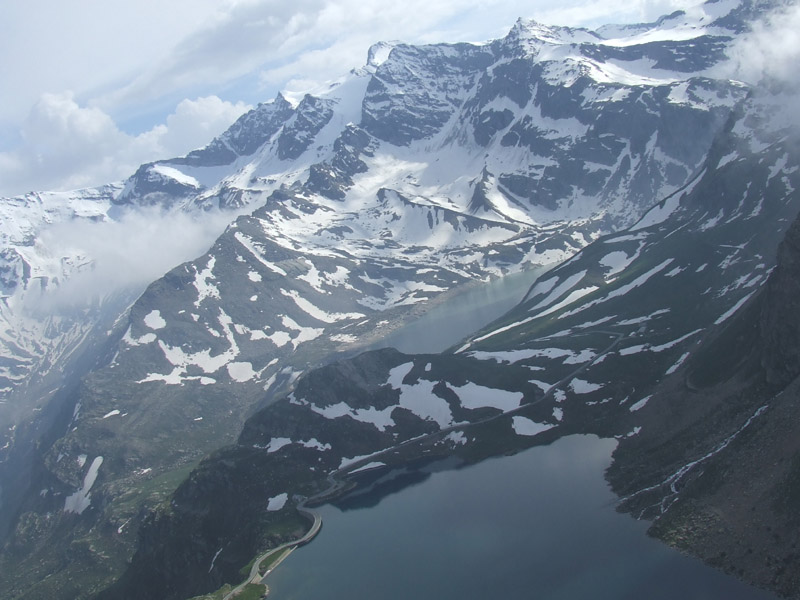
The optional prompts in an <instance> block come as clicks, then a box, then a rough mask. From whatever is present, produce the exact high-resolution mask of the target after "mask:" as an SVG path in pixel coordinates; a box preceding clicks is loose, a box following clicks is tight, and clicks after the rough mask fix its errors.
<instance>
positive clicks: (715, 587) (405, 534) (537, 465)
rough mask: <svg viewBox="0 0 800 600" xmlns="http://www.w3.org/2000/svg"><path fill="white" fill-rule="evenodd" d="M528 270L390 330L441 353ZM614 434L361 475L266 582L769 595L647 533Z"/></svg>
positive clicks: (491, 312)
mask: <svg viewBox="0 0 800 600" xmlns="http://www.w3.org/2000/svg"><path fill="white" fill-rule="evenodd" d="M542 272H544V269H541V270H540V271H538V272H528V273H522V274H519V275H514V276H511V277H506V278H503V279H500V280H497V281H495V282H493V283H490V284H487V285H485V286H476V287H472V288H470V289H468V290H467V292H465V293H462V294H458V295H455V296H453V297H452V298H450V299H449V300H448V301H447V302H445V303H441V304H439V305H437V306H435V307H433V308H432V309H431V310H429V311H428V312H427V313H426V314H425V315H424V316H423V317H421V318H420V319H419V320H418V321H416V322H413V323H411V324H409V325H406V326H405V327H403V328H402V329H400V330H398V331H395V332H394V333H393V334H391V336H389V337H388V338H386V339H385V340H384V341H383V343H382V344H381V345H382V346H384V345H385V346H394V347H397V348H399V349H400V350H402V351H404V352H420V353H426V352H438V351H442V350H444V349H446V348H448V347H451V346H452V345H453V344H455V343H457V342H458V341H459V340H461V339H462V338H463V337H465V336H466V335H468V334H469V333H470V332H471V331H473V330H475V329H476V328H477V327H480V326H482V325H484V324H487V323H489V322H490V321H492V320H493V319H494V318H497V317H498V316H500V315H501V314H502V313H504V312H505V311H506V310H508V309H509V308H510V307H511V306H513V305H514V304H516V303H517V302H518V301H520V300H521V299H522V297H523V296H524V295H525V292H526V291H527V290H528V288H529V286H530V285H531V284H532V283H533V281H534V280H535V279H536V276H537V275H540V274H541V273H542ZM615 447H616V441H615V440H609V439H600V438H598V437H596V436H592V435H572V436H567V437H563V438H560V439H558V440H557V441H555V442H553V443H552V444H550V445H547V446H536V447H533V448H529V449H527V450H524V451H522V452H519V453H517V454H515V455H513V456H502V457H499V458H492V459H488V460H484V461H483V462H480V463H477V464H472V465H469V466H466V467H459V465H458V464H457V462H456V461H454V460H444V461H438V462H432V463H427V464H418V465H414V466H409V467H405V468H402V469H395V470H386V469H382V470H374V471H370V472H366V473H363V474H361V475H360V476H359V479H360V481H361V485H360V486H359V487H357V488H356V489H355V490H354V491H353V492H351V493H350V494H348V495H347V496H345V497H343V498H341V499H339V500H337V501H336V502H335V503H334V504H327V505H325V506H322V507H320V508H319V509H318V510H319V511H320V513H321V515H322V519H323V527H322V530H321V532H320V533H319V535H318V536H317V537H316V538H315V539H314V540H313V541H312V542H311V543H309V544H307V545H305V546H302V547H300V548H298V549H296V550H295V551H293V552H292V553H291V554H290V555H289V556H288V557H287V558H286V560H284V561H283V562H282V563H281V564H280V566H279V567H277V568H276V569H275V570H274V572H272V573H270V574H269V576H268V577H267V579H266V581H265V582H266V583H267V584H268V586H269V588H270V593H269V596H270V598H271V599H273V600H333V599H336V600H339V599H345V598H347V599H350V598H380V599H381V600H400V599H403V600H407V599H411V598H413V599H415V600H451V599H452V600H472V599H475V600H477V599H486V598H503V599H516V598H519V599H523V598H524V599H537V600H603V599H608V600H625V599H631V600H633V599H636V600H641V599H642V598H648V599H650V600H661V599H663V600H667V599H669V600H673V599H675V598H681V599H682V600H712V599H714V600H716V599H726V600H739V599H742V600H770V599H775V598H776V596H775V595H773V594H771V593H769V592H765V591H762V590H758V589H756V588H753V587H751V586H749V585H747V584H745V583H742V582H740V581H739V580H737V579H735V578H733V577H731V576H728V575H725V574H724V573H722V572H720V571H717V570H715V569H713V568H711V567H708V566H706V565H704V564H703V563H702V562H700V561H699V560H697V559H694V558H691V557H687V556H685V555H682V554H680V553H679V552H677V551H676V550H673V549H671V548H669V547H668V546H666V545H664V544H662V543H661V542H659V541H657V540H655V539H652V538H650V537H648V536H647V535H646V531H647V529H648V527H649V523H648V522H644V521H636V520H635V519H633V518H632V517H631V516H629V515H625V514H620V513H618V512H617V511H616V510H615V503H616V501H617V498H616V496H615V495H614V494H613V493H612V492H611V490H610V489H609V486H608V484H607V482H606V481H605V479H604V476H603V475H604V472H605V469H606V468H607V467H608V466H609V464H610V463H611V453H612V452H613V450H614V448H615Z"/></svg>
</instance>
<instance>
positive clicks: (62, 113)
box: [0, 92, 249, 195]
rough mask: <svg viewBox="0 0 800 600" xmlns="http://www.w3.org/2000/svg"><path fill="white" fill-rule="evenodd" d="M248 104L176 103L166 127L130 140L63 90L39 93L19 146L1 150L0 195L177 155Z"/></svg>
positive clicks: (55, 186) (109, 175)
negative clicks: (61, 91)
mask: <svg viewBox="0 0 800 600" xmlns="http://www.w3.org/2000/svg"><path fill="white" fill-rule="evenodd" d="M248 108H249V107H248V106H246V105H244V104H243V103H237V104H232V103H230V102H224V101H222V100H220V99H219V98H217V97H216V96H209V97H205V98H198V99H197V100H183V101H182V102H181V103H180V104H178V106H177V107H176V109H175V112H173V113H172V114H171V115H169V116H168V117H167V119H166V123H165V124H160V125H156V126H155V127H153V128H152V129H151V130H150V131H147V132H145V133H142V134H140V135H137V136H132V135H128V134H126V133H124V132H122V131H121V130H120V129H119V128H118V127H117V125H116V124H115V123H114V121H113V120H112V119H111V117H110V116H109V115H108V114H106V113H105V112H103V111H102V110H100V109H99V108H96V107H84V106H79V105H78V103H77V102H76V101H75V99H74V97H73V95H72V94H71V93H69V92H66V93H62V94H44V95H43V96H42V97H41V99H40V100H39V102H37V103H36V104H35V105H34V107H33V109H32V110H31V112H30V114H29V115H28V118H27V119H26V120H25V122H24V124H23V127H22V130H21V135H22V140H23V142H22V145H21V146H20V147H18V148H17V149H15V150H14V151H11V152H3V153H0V182H2V189H0V193H2V194H3V195H13V194H18V193H24V192H27V191H30V190H41V189H49V190H66V189H75V188H80V187H86V186H91V185H99V184H103V183H108V182H112V181H118V180H121V179H124V178H126V177H128V176H130V175H131V174H132V173H133V172H134V171H135V170H136V168H137V167H138V166H139V165H140V164H141V163H143V162H147V161H152V160H156V159H159V158H170V157H173V156H180V155H183V154H185V153H186V152H188V151H190V150H193V149H195V148H197V147H199V146H203V145H205V144H206V143H208V142H209V141H210V140H211V139H212V138H213V137H214V136H216V135H218V134H220V133H222V132H223V131H224V130H225V129H226V128H227V127H229V126H230V124H231V123H232V122H233V121H234V120H235V119H236V118H237V117H238V116H239V115H241V114H242V113H243V112H245V111H246V110H247V109H248Z"/></svg>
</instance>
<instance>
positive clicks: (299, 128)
mask: <svg viewBox="0 0 800 600" xmlns="http://www.w3.org/2000/svg"><path fill="white" fill-rule="evenodd" d="M334 104H335V102H334V101H333V100H324V99H320V98H317V97H315V96H312V95H310V94H306V95H305V96H304V97H303V99H302V100H301V101H300V104H298V105H297V108H296V109H295V111H294V116H293V118H292V119H290V120H289V121H288V122H287V123H286V125H285V126H284V128H283V131H282V132H281V134H280V136H279V137H278V158H280V159H281V160H294V159H296V158H299V157H300V155H301V154H303V152H305V151H306V150H308V147H309V146H310V145H311V142H312V141H314V138H315V137H316V136H317V134H318V133H319V132H320V131H322V128H323V127H325V125H327V124H328V122H329V121H330V120H331V117H332V116H333V106H334Z"/></svg>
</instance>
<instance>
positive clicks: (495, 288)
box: [372, 266, 550, 354]
mask: <svg viewBox="0 0 800 600" xmlns="http://www.w3.org/2000/svg"><path fill="white" fill-rule="evenodd" d="M549 268H550V267H549V266H547V267H535V268H533V269H531V270H529V271H524V272H522V273H514V274H513V275H506V276H505V277H501V278H498V279H495V280H493V281H490V282H488V283H483V284H476V285H472V286H467V287H465V288H464V289H463V290H462V291H460V292H458V293H456V294H454V295H453V296H452V297H450V298H448V299H446V300H444V301H442V302H440V303H437V304H435V305H434V306H433V307H431V308H430V309H429V310H428V311H427V312H426V313H425V314H424V315H422V316H421V317H419V318H418V319H416V320H414V321H411V322H410V323H408V324H406V325H404V326H403V327H401V328H400V329H398V330H396V331H393V332H392V333H390V334H388V335H387V336H385V337H384V338H383V339H381V340H380V341H379V342H377V343H375V344H374V345H373V346H372V348H385V347H392V348H397V349H398V350H400V351H401V352H405V353H407V354H412V353H414V354H427V353H435V352H442V351H444V350H446V349H448V348H449V347H450V346H452V345H453V344H456V343H458V342H460V341H461V340H462V339H464V338H465V337H466V336H468V335H470V334H471V333H473V332H474V331H476V330H477V329H479V328H481V327H483V326H484V325H488V324H489V323H491V322H492V321H494V320H495V319H497V318H498V317H501V316H502V315H503V314H504V313H506V312H507V311H508V310H509V309H511V308H513V307H514V306H515V305H516V304H518V303H519V302H520V301H521V300H522V298H523V297H524V296H525V294H526V293H527V292H528V289H529V288H530V287H531V285H533V283H534V282H535V281H536V279H537V277H539V276H541V275H543V274H544V273H546V272H547V271H548V269H549Z"/></svg>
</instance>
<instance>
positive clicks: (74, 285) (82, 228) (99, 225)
mask: <svg viewBox="0 0 800 600" xmlns="http://www.w3.org/2000/svg"><path fill="white" fill-rule="evenodd" d="M235 217H236V215H235V214H232V213H230V212H228V211H224V212H223V211H210V212H204V213H202V215H192V214H189V213H186V212H183V211H172V212H167V211H163V210H161V209H160V208H158V207H142V208H135V209H131V210H129V211H127V212H125V213H123V214H122V215H121V216H119V217H118V218H117V219H114V220H111V219H108V220H105V221H94V222H93V221H72V222H66V223H59V224H57V225H54V226H52V227H49V228H47V229H45V230H44V231H42V232H40V234H39V236H38V237H39V242H38V243H39V244H41V246H42V247H43V248H50V249H52V251H53V252H58V253H67V254H70V253H71V254H74V255H81V256H86V257H89V258H90V259H91V268H88V269H83V270H81V271H79V272H77V273H74V274H73V275H72V276H71V277H70V278H69V279H67V280H66V281H64V282H62V283H61V285H60V286H59V287H57V288H54V289H51V290H50V292H49V293H48V294H45V295H44V296H43V297H40V298H38V299H37V300H36V301H35V303H34V304H33V305H31V306H30V307H29V310H32V311H34V312H35V311H37V310H47V311H55V312H60V311H63V310H68V309H72V308H82V307H84V306H86V305H88V304H91V302H92V301H93V299H94V298H103V297H108V296H109V295H111V294H114V293H115V292H117V291H121V290H132V289H133V290H137V289H138V290H139V291H141V289H144V286H145V285H147V284H148V283H149V282H151V281H154V280H155V279H158V278H159V277H161V276H162V275H163V274H164V273H166V272H167V271H168V270H170V269H171V268H173V267H174V266H175V265H178V264H181V263H183V262H185V261H188V260H192V259H195V258H197V257H198V256H200V255H202V254H203V253H205V252H206V251H207V250H208V248H209V247H210V246H211V244H212V243H213V242H214V240H215V239H216V238H217V237H218V236H219V235H220V234H221V233H222V231H223V230H224V229H225V227H226V225H228V224H229V223H230V222H231V221H232V220H234V219H235Z"/></svg>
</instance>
